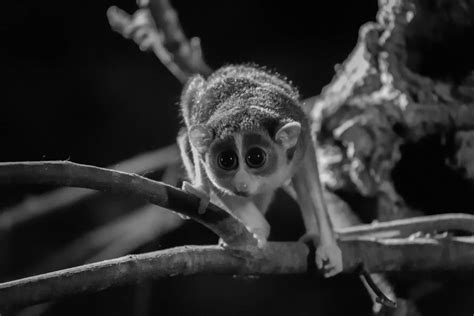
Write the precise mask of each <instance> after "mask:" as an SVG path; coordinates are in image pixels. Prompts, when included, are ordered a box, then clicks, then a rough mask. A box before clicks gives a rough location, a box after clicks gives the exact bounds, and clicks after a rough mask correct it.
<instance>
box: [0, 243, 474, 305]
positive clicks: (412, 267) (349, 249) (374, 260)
mask: <svg viewBox="0 0 474 316" xmlns="http://www.w3.org/2000/svg"><path fill="white" fill-rule="evenodd" d="M339 245H340V247H341V250H342V252H343V254H344V258H343V259H344V270H345V271H346V272H350V271H352V270H353V269H355V268H357V267H358V266H359V265H360V264H361V263H363V264H364V267H365V268H366V269H368V270H369V271H370V272H381V271H430V270H432V271H454V270H455V271H460V270H463V271H470V272H472V271H473V270H474V266H473V265H472V262H473V261H474V238H453V239H443V240H434V239H415V240H406V239H386V240H374V239H351V240H343V241H340V242H339ZM252 249H253V250H251V249H250V248H249V250H235V249H234V250H233V249H228V248H227V249H225V248H222V247H220V246H184V247H178V248H173V249H167V250H162V251H157V252H152V253H147V254H140V255H129V256H125V257H122V258H117V259H112V260H107V261H102V262H98V263H93V264H88V265H84V266H80V267H75V268H71V269H66V270H61V271H56V272H52V273H47V274H43V275H39V276H34V277H30V278H25V279H20V280H15V281H11V282H7V283H3V284H0V308H3V309H4V308H11V307H19V306H25V305H32V304H36V303H40V302H44V301H47V300H53V299H58V298H62V297H67V296H71V295H74V294H79V293H89V292H96V291H101V290H104V289H107V288H110V287H114V286H120V285H124V284H130V283H134V282H138V281H140V280H149V279H155V280H156V279H160V278H166V277H171V276H176V275H192V274H198V273H200V274H202V273H213V274H228V275H232V274H237V275H262V274H296V273H307V272H311V271H313V269H314V267H312V266H309V265H308V263H311V264H312V263H313V262H314V257H313V256H314V253H311V254H310V251H309V249H308V248H307V246H306V245H304V244H302V243H298V242H286V243H284V242H270V243H268V244H267V246H266V247H265V248H264V249H262V250H258V249H256V248H252Z"/></svg>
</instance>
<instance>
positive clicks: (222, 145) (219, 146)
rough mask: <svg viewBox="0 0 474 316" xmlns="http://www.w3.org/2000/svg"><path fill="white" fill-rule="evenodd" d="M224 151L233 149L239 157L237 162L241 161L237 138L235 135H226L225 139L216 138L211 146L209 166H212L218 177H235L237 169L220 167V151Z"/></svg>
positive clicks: (208, 156)
mask: <svg viewBox="0 0 474 316" xmlns="http://www.w3.org/2000/svg"><path fill="white" fill-rule="evenodd" d="M224 151H233V152H235V154H236V157H237V159H238V161H237V164H240V163H241V161H240V160H241V159H240V157H239V154H238V151H237V147H236V145H235V140H234V138H233V137H231V136H228V137H225V138H224V139H219V140H216V141H215V142H214V143H213V144H212V145H211V147H210V149H209V153H208V155H207V159H208V163H209V166H210V167H211V169H212V171H213V173H214V174H215V175H216V176H217V177H221V178H228V177H233V176H234V174H235V172H236V171H237V169H232V170H224V169H222V168H221V167H219V165H218V163H217V158H218V156H219V154H220V153H222V152H224Z"/></svg>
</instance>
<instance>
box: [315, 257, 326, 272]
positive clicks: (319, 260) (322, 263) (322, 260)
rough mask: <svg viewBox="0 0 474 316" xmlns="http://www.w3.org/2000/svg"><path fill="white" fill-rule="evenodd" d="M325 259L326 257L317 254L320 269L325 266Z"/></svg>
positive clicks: (317, 263) (317, 264)
mask: <svg viewBox="0 0 474 316" xmlns="http://www.w3.org/2000/svg"><path fill="white" fill-rule="evenodd" d="M324 261H325V259H324V258H322V257H319V256H316V267H318V269H322V268H323V267H324Z"/></svg>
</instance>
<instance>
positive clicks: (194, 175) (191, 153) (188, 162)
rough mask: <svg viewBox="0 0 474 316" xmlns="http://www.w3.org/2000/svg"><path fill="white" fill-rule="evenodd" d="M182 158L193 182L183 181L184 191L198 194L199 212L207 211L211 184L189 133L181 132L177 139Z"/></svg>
mask: <svg viewBox="0 0 474 316" xmlns="http://www.w3.org/2000/svg"><path fill="white" fill-rule="evenodd" d="M177 142H178V147H179V151H180V153H181V160H182V161H183V165H184V168H185V170H186V173H187V175H188V179H189V180H190V181H191V182H188V181H183V185H182V189H183V191H185V192H187V193H190V194H193V195H196V196H197V197H199V198H200V201H199V209H198V213H199V214H202V213H204V212H205V210H206V208H207V206H208V205H209V202H210V197H209V191H210V190H209V185H208V184H207V182H206V179H205V175H204V170H203V167H202V163H201V162H200V160H199V156H198V153H197V152H196V151H195V150H193V148H192V147H191V144H190V142H189V138H188V134H187V133H186V132H185V131H184V132H181V133H180V135H179V136H178V139H177Z"/></svg>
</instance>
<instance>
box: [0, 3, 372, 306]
mask: <svg viewBox="0 0 474 316" xmlns="http://www.w3.org/2000/svg"><path fill="white" fill-rule="evenodd" d="M172 3H173V5H174V6H175V8H176V9H177V11H178V13H179V17H180V20H181V23H182V26H183V28H184V31H185V33H186V34H187V35H188V36H189V37H191V36H199V37H200V38H201V43H202V46H203V51H204V54H205V59H206V61H207V62H208V63H209V64H210V65H211V67H213V68H217V67H219V66H221V65H223V64H226V63H240V62H256V63H258V64H261V65H266V66H268V67H269V68H272V69H274V70H277V71H278V72H280V73H282V74H284V75H286V76H287V77H288V78H289V79H291V80H292V81H293V82H294V83H295V84H296V85H297V86H298V87H299V88H300V91H301V93H302V95H303V97H310V96H313V95H317V94H319V93H320V91H321V89H322V87H323V86H324V85H325V84H327V83H329V82H330V80H331V78H332V76H333V74H334V66H335V65H336V64H337V63H340V62H342V61H344V60H345V58H346V57H347V55H348V54H349V53H350V52H351V50H352V48H353V47H354V46H355V44H356V41H357V36H358V30H359V27H360V26H361V25H362V24H363V23H365V22H368V21H373V20H374V19H375V14H376V10H377V3H376V1H375V0H371V1H344V2H341V1H311V2H310V1H292V2H288V1H284V2H275V1H250V0H246V1H234V2H228V1H173V2H172ZM111 5H117V6H119V7H121V8H122V9H125V10H127V11H128V12H130V13H131V12H133V11H134V10H135V9H136V6H135V4H134V2H133V1H125V0H114V1H99V0H96V1H83V2H77V3H73V2H65V1H58V0H53V1H41V2H40V1H10V3H9V4H8V6H7V7H6V8H4V9H3V14H2V19H1V21H0V31H1V35H2V46H1V50H0V63H1V64H0V69H1V70H2V71H1V72H0V73H1V76H2V77H3V78H2V79H3V80H2V82H3V83H2V87H3V89H1V91H2V93H1V96H0V98H1V100H2V102H1V105H0V143H1V147H0V148H1V150H0V161H19V160H54V159H68V160H71V161H74V162H79V163H86V164H92V165H97V166H106V165H109V164H112V163H115V162H118V161H121V160H123V159H126V158H129V157H132V156H134V155H136V154H138V153H141V152H145V151H149V150H153V149H156V148H159V147H162V146H164V145H167V144H170V143H172V142H174V139H175V136H176V133H177V131H178V128H179V123H180V122H179V118H178V106H177V102H178V100H179V94H180V90H181V84H180V83H179V82H178V81H177V80H176V79H175V78H174V77H173V76H172V75H171V74H170V73H169V72H168V70H167V69H166V68H165V67H164V66H163V65H162V64H161V63H160V61H159V60H158V59H157V58H156V57H155V56H154V55H153V54H151V53H143V52H141V51H140V50H139V49H138V47H137V46H136V45H135V44H134V43H133V42H132V41H128V40H125V39H123V38H122V37H121V36H120V35H118V34H116V33H114V32H113V31H112V30H111V29H110V27H109V25H108V22H107V18H106V14H105V13H106V10H107V8H108V7H109V6H111ZM45 189H46V188H44V187H34V188H30V187H14V188H11V187H8V188H2V193H1V195H0V196H1V197H2V200H1V201H0V205H7V204H12V203H15V202H16V201H19V200H20V199H21V198H23V197H24V196H25V195H26V194H33V193H39V192H42V191H44V190H45ZM279 199H281V201H280V200H279V202H281V203H275V204H278V205H283V206H284V207H287V206H288V205H291V202H289V201H288V199H287V198H285V197H279ZM77 211H78V210H76V212H77ZM71 212H72V211H71ZM279 214H280V213H278V212H277V211H273V210H272V211H271V212H270V215H269V217H270V222H272V227H273V230H272V238H273V239H274V240H288V239H296V238H298V234H299V233H301V231H300V230H301V223H300V222H299V219H298V218H296V219H295V218H293V219H290V220H287V219H284V220H282V219H281V218H280V215H279ZM296 214H297V213H296ZM108 216H109V217H110V218H112V217H113V216H114V215H111V214H109V215H108ZM295 216H297V215H293V217H295ZM84 218H87V220H85V219H84ZM101 221H102V222H106V221H107V218H101V219H100V220H97V219H96V220H91V219H90V217H82V216H81V215H80V214H79V215H78V214H77V213H76V214H72V213H71V214H69V213H62V214H60V215H59V218H58V217H56V218H49V219H44V220H41V221H39V222H38V221H37V222H36V223H34V224H35V225H36V226H40V227H36V226H35V225H33V224H31V225H26V226H24V227H20V228H18V229H17V230H16V231H14V232H12V234H13V237H12V236H9V239H8V240H9V241H10V246H9V252H8V254H9V256H10V257H9V258H8V259H9V260H7V261H9V264H8V265H6V269H7V270H8V271H22V268H18V266H17V265H26V263H25V262H28V263H30V262H35V261H36V260H40V259H41V256H42V255H43V251H45V252H46V251H54V250H53V248H52V245H56V244H58V243H59V242H58V239H59V240H60V241H61V242H65V243H67V241H68V240H69V239H73V238H74V236H76V237H77V235H79V234H80V233H81V232H82V231H84V230H87V229H89V228H91V227H92V226H93V225H99V224H100V223H101ZM291 223H295V224H294V225H295V226H296V227H297V228H294V227H289V226H291V225H289V224H291ZM43 239H45V240H48V242H43V244H45V245H43V246H42V247H41V246H40V245H41V244H42V240H43ZM168 239H169V240H168V241H166V239H165V240H164V241H162V242H161V245H165V246H166V245H175V244H189V243H208V242H214V241H215V240H214V237H213V236H211V235H209V233H207V232H205V231H204V230H203V229H202V228H200V227H196V226H195V225H193V224H187V225H185V227H184V228H182V229H180V230H178V231H176V232H175V233H174V234H172V235H171V236H170V237H168ZM12 245H13V246H12ZM48 246H49V247H51V248H48ZM12 248H13V249H12ZM35 249H36V250H35ZM152 249H155V247H153V246H150V245H148V246H144V248H143V249H140V251H145V250H152ZM137 251H138V250H137ZM4 266H5V265H4ZM12 275H13V274H12ZM3 278H4V279H5V278H7V279H8V273H7V277H5V276H4V277H3ZM150 289H151V290H150ZM369 309H370V302H369V299H368V297H367V295H366V293H365V291H364V289H363V288H362V286H361V284H360V282H358V279H357V278H356V277H355V276H350V275H349V276H338V277H336V278H333V279H330V280H323V279H322V278H319V277H306V276H304V277H302V276H285V277H268V278H261V279H258V280H257V279H238V278H232V277H224V276H222V277H220V276H219V277H206V276H199V277H192V278H175V279H171V280H164V281H160V282H159V283H158V282H148V283H144V284H142V285H139V286H129V287H123V288H119V289H114V290H108V291H105V292H103V293H100V294H97V295H88V296H80V297H76V298H73V299H70V300H64V301H62V302H61V303H59V304H56V305H55V306H53V307H52V308H50V309H49V310H48V311H47V313H46V314H50V315H53V314H54V315H72V314H78V315H79V314H81V315H84V314H86V315H92V314H114V315H131V314H134V315H146V314H158V313H159V314H170V315H173V314H190V313H193V314H211V315H221V314H230V315H234V314H235V315H237V314H242V313H244V314H250V315H257V314H262V313H263V314H275V315H283V314H294V315H315V314H318V315H326V314H327V315H339V314H341V315H344V314H346V313H347V312H352V313H354V314H368V312H369Z"/></svg>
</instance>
